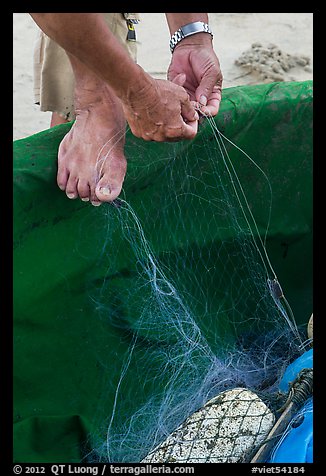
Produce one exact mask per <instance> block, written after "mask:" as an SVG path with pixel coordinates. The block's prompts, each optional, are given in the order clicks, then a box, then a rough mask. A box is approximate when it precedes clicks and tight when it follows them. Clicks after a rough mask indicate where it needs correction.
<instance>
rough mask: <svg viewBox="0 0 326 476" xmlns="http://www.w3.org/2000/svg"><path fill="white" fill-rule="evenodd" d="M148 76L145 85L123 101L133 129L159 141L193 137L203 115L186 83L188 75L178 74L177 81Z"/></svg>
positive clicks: (133, 131)
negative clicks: (185, 86)
mask: <svg viewBox="0 0 326 476" xmlns="http://www.w3.org/2000/svg"><path fill="white" fill-rule="evenodd" d="M147 79H148V81H147V83H146V85H145V86H144V87H142V88H141V89H137V90H136V93H131V94H129V95H128V99H127V100H124V101H123V109H124V113H125V117H126V119H127V121H128V124H129V126H130V129H131V131H132V133H133V134H134V135H135V136H137V137H141V138H142V139H145V140H148V141H156V142H162V141H178V140H182V139H193V138H194V137H195V135H196V134H197V129H198V119H199V115H198V113H197V112H196V110H195V107H194V105H193V104H192V102H191V101H190V99H189V95H188V94H187V92H186V90H185V89H184V88H183V87H182V84H183V83H184V81H185V79H186V78H185V75H176V77H175V78H174V81H173V82H171V81H167V80H162V79H154V78H152V77H151V76H150V75H148V78H147Z"/></svg>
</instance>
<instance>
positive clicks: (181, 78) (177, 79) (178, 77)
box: [172, 73, 186, 86]
mask: <svg viewBox="0 0 326 476" xmlns="http://www.w3.org/2000/svg"><path fill="white" fill-rule="evenodd" d="M185 82H186V75H185V73H179V74H177V75H176V76H175V77H174V78H173V79H172V83H174V84H177V85H178V86H183V85H184V83H185Z"/></svg>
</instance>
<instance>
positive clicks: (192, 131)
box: [181, 121, 198, 140]
mask: <svg viewBox="0 0 326 476" xmlns="http://www.w3.org/2000/svg"><path fill="white" fill-rule="evenodd" d="M197 131H198V121H191V122H189V123H188V124H186V123H184V126H183V128H182V134H181V139H189V140H190V139H194V137H195V136H196V134H197Z"/></svg>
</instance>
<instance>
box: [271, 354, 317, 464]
mask: <svg viewBox="0 0 326 476" xmlns="http://www.w3.org/2000/svg"><path fill="white" fill-rule="evenodd" d="M304 368H313V351H312V349H311V350H309V351H307V352H305V353H304V354H303V355H301V356H300V357H299V358H298V359H297V360H295V361H294V362H292V364H291V365H289V367H288V368H287V369H286V371H285V373H284V376H283V378H282V381H281V383H280V390H281V391H288V390H289V387H290V384H291V382H293V380H294V379H295V378H296V377H297V375H298V374H299V372H300V371H301V370H302V369H304ZM268 462H270V463H312V462H313V399H312V397H311V398H309V399H308V400H307V401H306V402H305V404H304V405H303V407H302V408H301V409H300V410H299V411H298V412H297V413H296V415H295V416H294V417H293V418H292V420H291V421H290V423H289V425H288V427H287V429H286V431H285V433H284V435H283V436H282V438H281V440H280V441H279V442H278V444H277V445H276V447H275V448H274V450H273V452H272V454H271V457H270V459H269V461H268Z"/></svg>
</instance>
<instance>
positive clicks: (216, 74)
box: [168, 33, 223, 116]
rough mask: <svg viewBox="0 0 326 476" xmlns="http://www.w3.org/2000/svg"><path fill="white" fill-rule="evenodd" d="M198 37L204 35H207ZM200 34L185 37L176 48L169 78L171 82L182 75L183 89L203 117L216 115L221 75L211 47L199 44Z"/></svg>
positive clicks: (169, 70)
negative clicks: (196, 105)
mask: <svg viewBox="0 0 326 476" xmlns="http://www.w3.org/2000/svg"><path fill="white" fill-rule="evenodd" d="M201 35H206V36H207V34H206V33H203V34H201ZM201 35H200V34H198V35H193V36H192V37H189V38H185V39H184V40H182V41H181V42H180V44H179V45H177V46H176V48H175V50H174V52H173V54H172V59H171V63H170V66H169V69H168V79H169V80H170V81H174V80H175V78H176V76H178V75H180V74H181V73H184V74H185V76H186V79H185V82H184V85H183V86H184V88H185V89H186V91H187V92H188V93H189V97H190V99H191V100H192V101H196V103H198V105H199V106H201V111H202V112H203V113H204V114H208V115H210V116H216V114H217V113H218V110H219V106H220V102H221V91H222V81H223V76H222V73H221V69H220V64H219V60H218V58H217V56H216V54H215V52H214V50H213V47H212V46H211V44H209V43H207V42H205V43H201V41H200V39H199V37H200V36H201ZM196 37H197V38H196Z"/></svg>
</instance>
